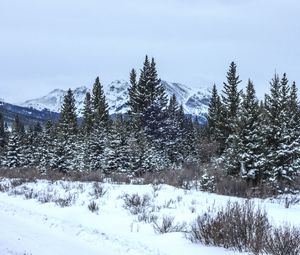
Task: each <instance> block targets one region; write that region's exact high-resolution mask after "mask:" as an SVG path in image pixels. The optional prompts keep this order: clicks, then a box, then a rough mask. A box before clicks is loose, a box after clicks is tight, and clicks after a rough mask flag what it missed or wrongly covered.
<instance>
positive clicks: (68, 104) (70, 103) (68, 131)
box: [53, 89, 77, 172]
mask: <svg viewBox="0 0 300 255" xmlns="http://www.w3.org/2000/svg"><path fill="white" fill-rule="evenodd" d="M58 130H59V132H58V134H57V136H56V138H55V146H54V149H55V156H56V157H57V158H56V159H54V161H53V164H54V165H55V168H56V169H57V170H59V171H62V172H68V171H72V170H74V169H75V166H74V164H73V162H74V158H75V157H76V146H75V141H76V134H77V115H76V107H75V99H74V95H73V92H72V90H71V89H69V90H68V92H67V94H66V96H65V97H64V102H63V105H62V110H61V114H60V119H59V123H58Z"/></svg>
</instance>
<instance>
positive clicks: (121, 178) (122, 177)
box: [108, 173, 130, 184]
mask: <svg viewBox="0 0 300 255" xmlns="http://www.w3.org/2000/svg"><path fill="white" fill-rule="evenodd" d="M108 177H109V178H111V181H112V182H113V183H116V184H130V176H128V174H124V173H112V174H110V175H108Z"/></svg>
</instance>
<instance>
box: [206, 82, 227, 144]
mask: <svg viewBox="0 0 300 255" xmlns="http://www.w3.org/2000/svg"><path fill="white" fill-rule="evenodd" d="M222 120H223V119H222V102H221V99H220V96H219V95H218V91H217V87H216V84H214V85H213V89H212V94H211V99H210V102H209V108H208V118H207V122H208V123H207V124H208V133H209V136H210V139H211V140H215V141H218V140H220V137H221V136H222V134H221V130H220V129H221V128H222Z"/></svg>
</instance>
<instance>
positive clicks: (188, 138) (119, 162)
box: [0, 56, 201, 176]
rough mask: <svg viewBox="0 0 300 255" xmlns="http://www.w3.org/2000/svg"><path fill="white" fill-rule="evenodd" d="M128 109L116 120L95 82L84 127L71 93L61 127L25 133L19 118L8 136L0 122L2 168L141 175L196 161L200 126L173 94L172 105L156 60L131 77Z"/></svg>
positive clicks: (31, 129)
mask: <svg viewBox="0 0 300 255" xmlns="http://www.w3.org/2000/svg"><path fill="white" fill-rule="evenodd" d="M128 106H129V111H128V113H126V114H118V115H117V116H116V117H115V118H114V119H112V118H111V116H110V115H109V108H108V104H107V102H106V98H105V94H104V90H103V86H102V84H101V82H100V80H99V77H97V78H96V80H95V83H94V84H93V88H92V91H91V93H89V92H88V93H86V96H85V100H84V109H83V112H82V115H83V116H82V121H81V122H80V123H79V121H78V116H77V115H76V107H75V100H74V95H73V92H72V90H71V89H69V90H68V92H67V94H66V96H65V97H64V102H63V105H62V108H61V113H60V119H59V121H58V123H51V122H50V121H49V122H48V123H47V124H46V125H45V126H44V127H41V125H40V124H36V125H34V126H30V127H29V128H24V126H23V125H22V122H21V121H20V118H19V117H18V116H16V118H15V121H14V124H13V126H12V129H11V131H7V130H5V129H4V121H3V119H2V120H1V119H0V122H1V123H2V124H3V128H1V127H2V126H1V125H0V137H1V138H0V139H1V140H0V145H1V149H2V151H1V166H2V167H7V168H17V167H37V168H39V169H41V171H52V170H54V171H55V170H57V171H63V172H68V171H99V172H102V173H105V174H110V173H126V174H129V175H135V176H141V175H142V174H143V173H146V172H149V171H150V172H155V171H161V170H165V169H168V168H170V167H177V166H180V165H182V164H183V162H184V161H186V160H188V159H189V160H193V159H195V158H196V157H197V153H196V150H197V149H196V147H197V144H200V142H201V141H198V139H200V135H199V134H200V133H201V126H200V125H199V124H198V122H195V121H193V120H192V118H191V117H187V116H186V115H185V114H184V111H183V107H182V105H179V103H178V102H177V99H176V97H175V95H174V96H172V97H171V98H170V100H168V98H167V95H166V92H165V89H164V87H163V86H162V85H161V80H160V79H159V78H158V74H157V70H156V64H155V61H154V59H153V58H152V59H151V60H150V59H149V58H148V57H147V56H146V57H145V61H144V64H143V67H142V69H141V70H140V74H139V76H138V74H137V72H136V70H134V69H132V71H131V72H130V88H129V100H128ZM2 131H3V132H2Z"/></svg>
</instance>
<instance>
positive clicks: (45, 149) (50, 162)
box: [39, 121, 56, 172]
mask: <svg viewBox="0 0 300 255" xmlns="http://www.w3.org/2000/svg"><path fill="white" fill-rule="evenodd" d="M41 137H42V138H41V140H42V141H43V142H42V143H41V145H40V150H41V154H42V156H41V160H40V163H39V166H40V169H41V170H42V171H43V172H47V171H48V170H51V169H54V168H55V157H56V156H55V149H54V146H55V143H54V142H55V141H56V140H55V130H54V126H53V124H52V122H51V121H47V123H46V125H45V128H44V130H43V132H42V134H41Z"/></svg>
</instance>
